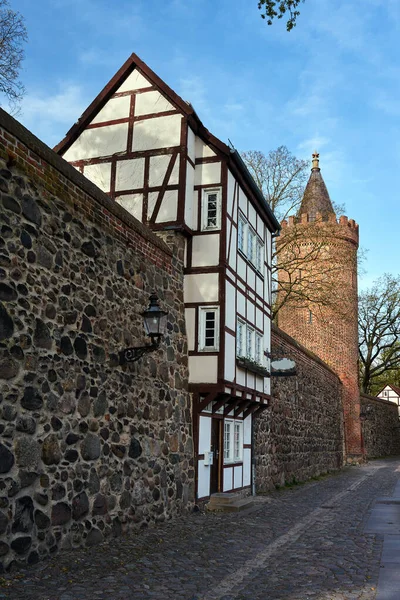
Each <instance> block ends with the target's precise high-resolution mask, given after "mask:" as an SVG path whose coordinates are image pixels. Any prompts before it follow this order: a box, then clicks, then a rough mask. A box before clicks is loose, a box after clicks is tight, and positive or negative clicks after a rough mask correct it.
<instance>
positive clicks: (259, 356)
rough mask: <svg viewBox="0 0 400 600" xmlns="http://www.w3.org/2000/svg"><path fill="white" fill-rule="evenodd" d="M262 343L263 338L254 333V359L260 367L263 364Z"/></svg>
mask: <svg viewBox="0 0 400 600" xmlns="http://www.w3.org/2000/svg"><path fill="white" fill-rule="evenodd" d="M263 341H264V340H263V336H262V335H260V334H259V333H256V347H255V356H254V358H255V359H256V361H257V362H258V364H260V365H262V364H263V356H264V349H263Z"/></svg>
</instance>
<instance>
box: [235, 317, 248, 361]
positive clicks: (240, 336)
mask: <svg viewBox="0 0 400 600" xmlns="http://www.w3.org/2000/svg"><path fill="white" fill-rule="evenodd" d="M245 331H246V325H245V324H244V323H243V321H239V320H238V322H237V325H236V356H243V355H244V354H245V352H244V335H245V333H244V332H245Z"/></svg>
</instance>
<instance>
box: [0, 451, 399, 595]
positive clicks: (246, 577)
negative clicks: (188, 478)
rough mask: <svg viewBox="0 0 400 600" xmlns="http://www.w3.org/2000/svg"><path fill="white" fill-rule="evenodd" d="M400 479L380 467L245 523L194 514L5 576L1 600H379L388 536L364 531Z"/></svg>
mask: <svg viewBox="0 0 400 600" xmlns="http://www.w3.org/2000/svg"><path fill="white" fill-rule="evenodd" d="M399 476H400V460H393V459H392V460H381V461H374V462H370V463H369V464H367V465H365V466H362V467H348V468H346V469H344V470H343V471H342V472H341V473H339V474H336V475H332V476H329V477H326V478H323V479H321V480H319V481H312V482H309V483H306V484H304V485H300V486H294V487H292V488H285V489H283V490H281V491H276V492H273V493H271V494H270V495H267V496H262V497H258V498H257V499H256V503H255V506H254V507H253V508H251V509H249V510H247V511H243V512H242V513H238V514H224V515H221V514H202V513H194V514H192V515H190V516H187V517H184V518H181V519H178V520H176V521H174V522H170V523H167V524H165V525H161V526H158V527H156V528H154V529H150V530H146V531H143V532H141V533H139V534H138V535H136V536H132V537H131V538H129V539H128V538H117V539H113V540H111V541H110V542H107V543H103V544H102V545H100V546H96V547H94V548H90V549H88V550H85V549H78V550H74V551H72V552H71V551H70V552H64V553H62V554H59V555H58V556H57V557H55V558H54V559H52V560H51V561H48V562H46V563H42V564H40V565H39V566H36V567H34V568H30V569H26V570H24V571H21V572H18V573H14V574H10V575H6V576H4V577H3V579H1V583H2V585H1V587H0V598H7V599H13V600H19V599H26V600H28V599H29V600H31V599H32V600H33V599H35V600H80V599H85V600H86V599H89V598H90V599H91V600H97V599H108V600H113V599H114V598H115V599H126V600H128V599H135V600H142V599H143V600H146V599H155V600H178V599H179V600H233V599H235V600H306V599H313V600H356V599H357V600H373V599H375V598H377V585H378V576H379V572H380V559H381V553H382V546H383V536H382V535H377V534H373V533H368V534H365V533H363V530H364V528H365V524H366V520H367V518H368V516H369V514H370V510H371V507H372V506H373V504H374V501H375V499H376V498H378V497H382V496H390V495H391V494H392V493H393V490H394V487H395V484H396V483H397V481H398V479H399ZM378 597H379V596H378ZM399 598H400V592H399Z"/></svg>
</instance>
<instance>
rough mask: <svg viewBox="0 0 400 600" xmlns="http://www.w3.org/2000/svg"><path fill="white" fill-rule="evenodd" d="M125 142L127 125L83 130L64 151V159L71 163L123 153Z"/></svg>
mask: <svg viewBox="0 0 400 600" xmlns="http://www.w3.org/2000/svg"><path fill="white" fill-rule="evenodd" d="M127 141H128V123H119V124H116V125H107V126H106V127H96V128H95V129H85V131H83V132H82V133H81V135H80V136H79V137H78V139H77V140H76V142H75V143H74V144H72V146H71V147H70V148H69V149H68V150H67V151H66V153H65V154H64V158H65V160H67V161H70V162H72V161H74V160H79V159H84V158H98V157H101V156H111V155H112V154H115V153H116V152H125V151H126V145H127Z"/></svg>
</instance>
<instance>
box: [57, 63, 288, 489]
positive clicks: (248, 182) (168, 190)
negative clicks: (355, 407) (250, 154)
mask: <svg viewBox="0 0 400 600" xmlns="http://www.w3.org/2000/svg"><path fill="white" fill-rule="evenodd" d="M56 150H57V151H58V152H59V153H60V154H61V155H63V157H64V158H65V159H66V160H68V161H69V162H70V163H71V164H72V165H74V166H75V167H76V168H77V169H79V170H80V171H81V172H82V173H83V174H84V175H85V176H86V177H88V178H89V179H90V180H91V181H93V182H94V183H95V184H96V185H97V186H99V187H100V188H101V189H102V190H104V191H105V192H107V193H108V194H109V195H110V196H111V197H112V198H113V199H114V200H115V201H116V202H118V203H119V204H121V205H122V206H123V207H125V208H126V210H127V211H129V212H130V213H132V214H133V215H134V216H135V217H137V218H138V219H139V220H141V221H142V222H143V223H146V224H147V225H148V226H149V227H151V228H152V229H153V230H155V231H159V230H165V229H175V230H178V231H180V232H181V233H182V235H184V236H185V239H186V270H185V289H184V299H185V306H186V331H187V339H188V353H189V357H188V360H189V371H190V381H189V386H190V390H191V392H192V394H193V420H194V423H193V426H194V437H195V440H196V448H195V462H196V474H197V490H196V493H197V498H198V499H205V498H207V497H209V496H210V495H211V494H213V493H215V492H227V491H233V490H242V489H243V488H249V487H250V485H251V483H252V470H251V458H252V419H253V418H254V416H255V415H256V414H257V413H258V412H259V411H262V410H263V409H264V408H265V407H267V406H268V402H269V399H270V378H269V352H270V318H271V313H270V308H271V246H272V236H273V235H274V233H276V232H277V231H278V230H279V224H278V222H277V220H276V218H275V217H274V215H273V213H272V212H271V209H270V208H269V206H268V204H267V203H266V201H265V200H264V198H263V196H262V194H261V192H260V191H259V189H258V188H257V186H256V185H255V183H254V181H253V179H252V177H251V176H250V174H249V172H248V171H247V169H246V166H245V165H244V163H243V162H242V160H241V158H240V155H239V154H238V152H237V151H236V150H234V149H232V148H230V147H228V146H227V145H225V144H224V143H223V142H221V141H220V140H219V139H217V138H216V137H215V136H213V135H212V134H211V133H210V132H209V131H208V130H207V129H206V128H205V127H204V125H203V124H202V122H201V121H200V119H199V117H198V116H197V114H196V113H195V111H194V109H193V108H192V106H191V105H190V104H189V103H187V102H185V101H184V100H182V98H180V97H179V96H178V95H177V94H176V93H175V92H174V91H173V90H171V89H170V88H169V87H168V86H167V85H166V84H165V83H164V81H162V80H161V79H160V78H159V77H158V76H157V75H156V74H155V73H153V72H152V71H151V69H149V67H148V66H147V65H146V64H145V63H143V62H142V61H141V60H140V59H139V58H138V57H137V56H136V55H134V54H133V55H132V56H131V57H130V58H129V59H128V61H127V62H126V63H125V64H124V65H123V66H122V68H121V69H120V70H119V71H118V73H117V74H116V75H115V76H114V77H113V78H112V80H111V81H110V82H109V83H108V84H107V85H106V87H105V88H104V89H103V91H102V92H101V93H100V94H99V96H98V97H97V98H96V99H95V100H94V101H93V102H92V104H91V105H90V106H89V108H88V109H87V110H86V111H85V112H84V113H83V115H82V116H81V118H80V119H79V121H78V122H77V123H76V124H75V125H74V126H73V127H72V128H71V130H70V131H69V132H68V134H67V135H66V137H65V138H64V140H63V141H62V142H61V143H60V144H59V145H58V146H57V147H56Z"/></svg>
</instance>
